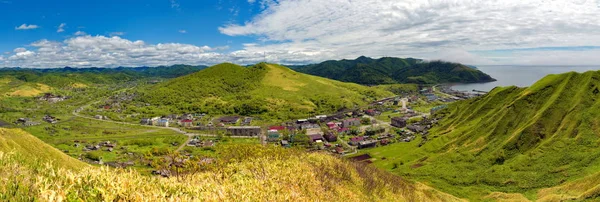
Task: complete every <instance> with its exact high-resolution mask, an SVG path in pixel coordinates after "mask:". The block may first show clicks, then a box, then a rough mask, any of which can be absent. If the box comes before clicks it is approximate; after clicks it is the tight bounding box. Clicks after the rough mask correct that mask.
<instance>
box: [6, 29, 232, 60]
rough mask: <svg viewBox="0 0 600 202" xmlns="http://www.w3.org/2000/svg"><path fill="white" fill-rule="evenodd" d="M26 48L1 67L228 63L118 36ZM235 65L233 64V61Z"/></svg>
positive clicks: (201, 50) (204, 49)
mask: <svg viewBox="0 0 600 202" xmlns="http://www.w3.org/2000/svg"><path fill="white" fill-rule="evenodd" d="M29 47H32V48H33V49H31V50H27V49H25V48H17V49H15V50H14V51H13V53H11V55H10V56H9V57H8V58H5V60H4V61H2V62H0V64H2V63H4V65H0V66H21V67H39V68H49V67H64V66H75V67H92V66H94V67H117V66H142V65H148V66H158V65H172V64H182V63H183V64H216V63H220V62H223V61H227V60H228V58H227V54H225V55H223V54H220V53H216V52H214V51H216V50H218V49H213V48H211V47H208V46H194V45H189V44H179V43H160V44H147V43H145V42H144V41H140V40H137V41H131V40H127V39H123V38H120V37H118V36H113V37H106V36H89V35H85V36H76V37H73V38H69V39H66V40H64V41H50V40H40V41H36V42H34V43H32V44H29ZM232 62H234V61H232Z"/></svg>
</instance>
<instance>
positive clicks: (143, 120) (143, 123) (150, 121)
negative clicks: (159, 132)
mask: <svg viewBox="0 0 600 202" xmlns="http://www.w3.org/2000/svg"><path fill="white" fill-rule="evenodd" d="M140 124H142V125H152V120H150V119H148V118H143V119H142V120H141V121H140Z"/></svg>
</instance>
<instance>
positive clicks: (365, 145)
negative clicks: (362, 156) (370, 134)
mask: <svg viewBox="0 0 600 202" xmlns="http://www.w3.org/2000/svg"><path fill="white" fill-rule="evenodd" d="M376 146H377V140H365V141H360V142H359V143H358V148H359V149H364V148H372V147H376Z"/></svg>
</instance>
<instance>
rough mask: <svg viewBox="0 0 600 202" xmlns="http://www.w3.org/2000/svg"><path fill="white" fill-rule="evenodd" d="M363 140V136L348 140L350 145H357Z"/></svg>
mask: <svg viewBox="0 0 600 202" xmlns="http://www.w3.org/2000/svg"><path fill="white" fill-rule="evenodd" d="M363 140H365V137H363V136H356V137H352V138H350V145H354V146H356V145H358V143H360V142H362V141H363Z"/></svg>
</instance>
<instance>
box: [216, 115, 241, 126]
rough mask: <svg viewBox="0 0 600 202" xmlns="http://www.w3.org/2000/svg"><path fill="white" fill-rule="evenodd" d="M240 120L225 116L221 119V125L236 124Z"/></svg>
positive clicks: (236, 117) (235, 117)
mask: <svg viewBox="0 0 600 202" xmlns="http://www.w3.org/2000/svg"><path fill="white" fill-rule="evenodd" d="M239 120H240V117H238V116H224V117H221V118H219V123H222V124H236V123H237V122H238V121H239Z"/></svg>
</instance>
